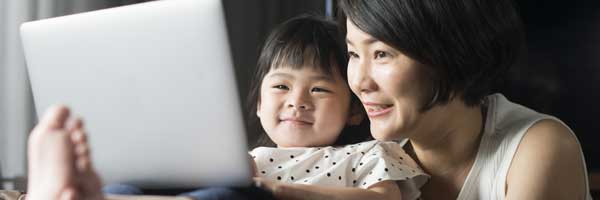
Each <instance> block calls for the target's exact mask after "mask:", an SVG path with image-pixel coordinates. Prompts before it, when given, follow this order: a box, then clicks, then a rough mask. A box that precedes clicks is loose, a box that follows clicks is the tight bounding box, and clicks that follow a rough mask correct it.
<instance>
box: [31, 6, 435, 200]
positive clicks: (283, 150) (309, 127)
mask: <svg viewBox="0 0 600 200" xmlns="http://www.w3.org/2000/svg"><path fill="white" fill-rule="evenodd" d="M340 38H341V35H339V34H338V30H337V26H336V25H335V23H334V22H330V21H327V20H324V19H321V18H318V17H314V16H300V17H296V18H293V19H290V20H288V21H286V22H285V23H283V24H282V25H280V26H279V27H278V28H276V29H275V30H274V31H273V32H272V33H271V35H270V36H269V37H268V38H267V40H266V43H265V45H264V47H263V49H262V52H261V55H260V58H259V61H258V66H257V72H256V76H255V80H259V81H258V82H257V83H255V84H254V85H253V86H252V88H251V89H252V90H251V92H250V94H251V95H250V99H249V100H250V101H249V102H250V105H251V108H252V110H253V111H252V113H251V115H252V116H251V118H250V123H253V125H254V128H256V130H258V131H260V132H261V133H262V134H263V135H262V138H261V140H260V144H261V145H262V147H257V148H255V149H254V150H252V151H251V152H250V154H251V155H252V158H253V159H254V161H255V164H256V166H255V167H256V176H257V178H256V182H257V185H258V186H260V187H263V188H266V189H268V190H270V191H272V193H273V195H274V196H275V197H276V198H277V199H295V198H297V197H299V196H302V197H305V198H306V199H361V200H363V199H396V200H397V199H416V198H418V197H419V195H420V193H419V191H418V188H419V187H420V186H422V185H423V184H424V182H425V180H426V179H427V175H425V174H424V173H423V171H422V170H421V169H420V168H419V167H418V166H417V165H416V163H415V162H414V161H413V160H411V159H410V157H409V156H408V155H406V153H405V152H404V151H403V150H402V148H401V145H400V144H398V143H397V142H378V141H368V142H362V143H356V142H357V141H364V140H365V139H366V137H368V134H369V132H368V130H367V128H368V127H365V125H368V124H366V121H365V122H363V118H364V112H362V110H361V109H362V108H361V106H360V105H359V101H358V99H356V98H355V97H354V96H353V95H352V93H351V92H350V89H349V88H348V85H347V83H346V78H345V77H346V76H345V74H346V68H345V66H346V62H347V58H346V54H345V50H344V49H343V47H344V45H343V42H342V41H341V39H340ZM63 121H64V120H63ZM81 129H82V128H81ZM38 132H43V131H38ZM36 135H43V134H36ZM78 145H79V146H81V145H85V143H83V144H82V142H79V144H78ZM63 146H65V145H63ZM265 146H267V147H265ZM63 148H64V147H63ZM85 156H86V157H87V156H89V155H87V154H85ZM75 160H77V159H75ZM40 162H41V161H40ZM32 163H38V162H37V161H35V160H33V161H32ZM88 163H89V161H88ZM59 164H60V163H59ZM88 165H91V164H88ZM86 169H87V171H89V170H90V169H92V168H91V167H86ZM34 171H35V170H34ZM84 171H85V170H84ZM70 173H71V174H76V173H75V172H70ZM64 174H69V173H66V172H65V173H64ZM89 174H95V173H93V172H91V173H89ZM32 178H34V180H39V179H42V178H38V177H32ZM82 179H85V177H84V178H82ZM95 180H97V179H95ZM73 182H75V184H74V185H75V187H73V186H71V187H70V188H67V189H70V190H69V191H71V190H73V189H77V188H80V186H78V185H77V183H81V184H83V186H84V187H83V188H87V190H88V191H92V192H86V191H84V192H79V191H75V193H77V194H78V195H83V196H85V194H87V193H90V194H96V193H94V192H93V188H92V189H90V188H91V187H90V186H89V184H87V185H86V184H85V183H86V182H90V181H86V180H77V181H73ZM72 185H73V184H72ZM111 187H112V189H111ZM62 189H63V190H64V189H65V188H62ZM105 189H107V188H106V187H105ZM123 189H124V191H123ZM108 190H109V191H108V192H109V193H112V194H115V193H117V194H132V193H131V191H132V190H133V191H134V192H135V191H136V190H137V189H135V188H133V187H130V186H108ZM111 190H112V191H111ZM116 190H122V191H116ZM105 191H106V190H105ZM138 191H139V190H138ZM236 192H238V191H237V190H233V189H232V190H228V189H222V188H221V189H210V188H209V189H201V190H198V191H195V192H191V193H186V194H184V196H187V197H190V198H193V199H206V198H207V197H210V198H211V199H214V198H215V197H218V198H220V199H224V198H227V199H248V198H251V197H248V196H246V195H247V194H246V193H244V194H241V195H240V194H235V193H236ZM298 194H301V195H298ZM32 195H33V194H32ZM109 198H114V196H112V197H110V196H109ZM129 198H130V199H137V198H139V197H119V199H129ZM169 198H170V197H164V198H161V199H169ZM84 199H86V198H84ZM34 200H35V199H34Z"/></svg>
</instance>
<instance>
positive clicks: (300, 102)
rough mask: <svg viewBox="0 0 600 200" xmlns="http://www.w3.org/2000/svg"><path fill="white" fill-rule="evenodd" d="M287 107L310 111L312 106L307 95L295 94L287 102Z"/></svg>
mask: <svg viewBox="0 0 600 200" xmlns="http://www.w3.org/2000/svg"><path fill="white" fill-rule="evenodd" d="M287 107H288V108H293V109H296V110H312V109H313V106H312V103H311V101H310V100H309V98H308V97H307V94H303V93H301V92H296V94H293V95H292V96H290V98H289V99H288V101H287Z"/></svg>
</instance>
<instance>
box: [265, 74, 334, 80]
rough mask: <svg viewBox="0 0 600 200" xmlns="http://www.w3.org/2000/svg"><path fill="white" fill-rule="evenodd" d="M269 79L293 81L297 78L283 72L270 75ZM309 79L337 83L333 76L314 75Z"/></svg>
mask: <svg viewBox="0 0 600 200" xmlns="http://www.w3.org/2000/svg"><path fill="white" fill-rule="evenodd" d="M269 77H271V78H284V79H292V80H293V79H295V77H294V76H293V75H291V74H288V73H283V72H276V73H273V74H271V75H269ZM309 79H310V80H312V81H325V82H329V83H335V80H333V78H332V77H331V76H325V75H314V76H310V77H309Z"/></svg>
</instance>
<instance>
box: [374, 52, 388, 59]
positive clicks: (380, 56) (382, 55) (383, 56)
mask: <svg viewBox="0 0 600 200" xmlns="http://www.w3.org/2000/svg"><path fill="white" fill-rule="evenodd" d="M385 57H388V53H386V52H384V51H375V59H378V58H385Z"/></svg>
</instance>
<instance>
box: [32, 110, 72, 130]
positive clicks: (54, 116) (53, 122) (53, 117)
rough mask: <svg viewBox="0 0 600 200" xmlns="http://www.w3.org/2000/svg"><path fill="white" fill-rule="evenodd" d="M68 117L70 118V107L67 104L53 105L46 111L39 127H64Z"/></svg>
mask: <svg viewBox="0 0 600 200" xmlns="http://www.w3.org/2000/svg"><path fill="white" fill-rule="evenodd" d="M67 118H69V109H68V108H67V107H66V106H63V105H56V106H52V107H50V108H49V109H48V110H47V111H46V113H45V114H44V117H43V118H42V119H41V120H40V123H39V124H38V127H39V128H42V129H46V130H56V129H63V128H65V122H66V121H67Z"/></svg>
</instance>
